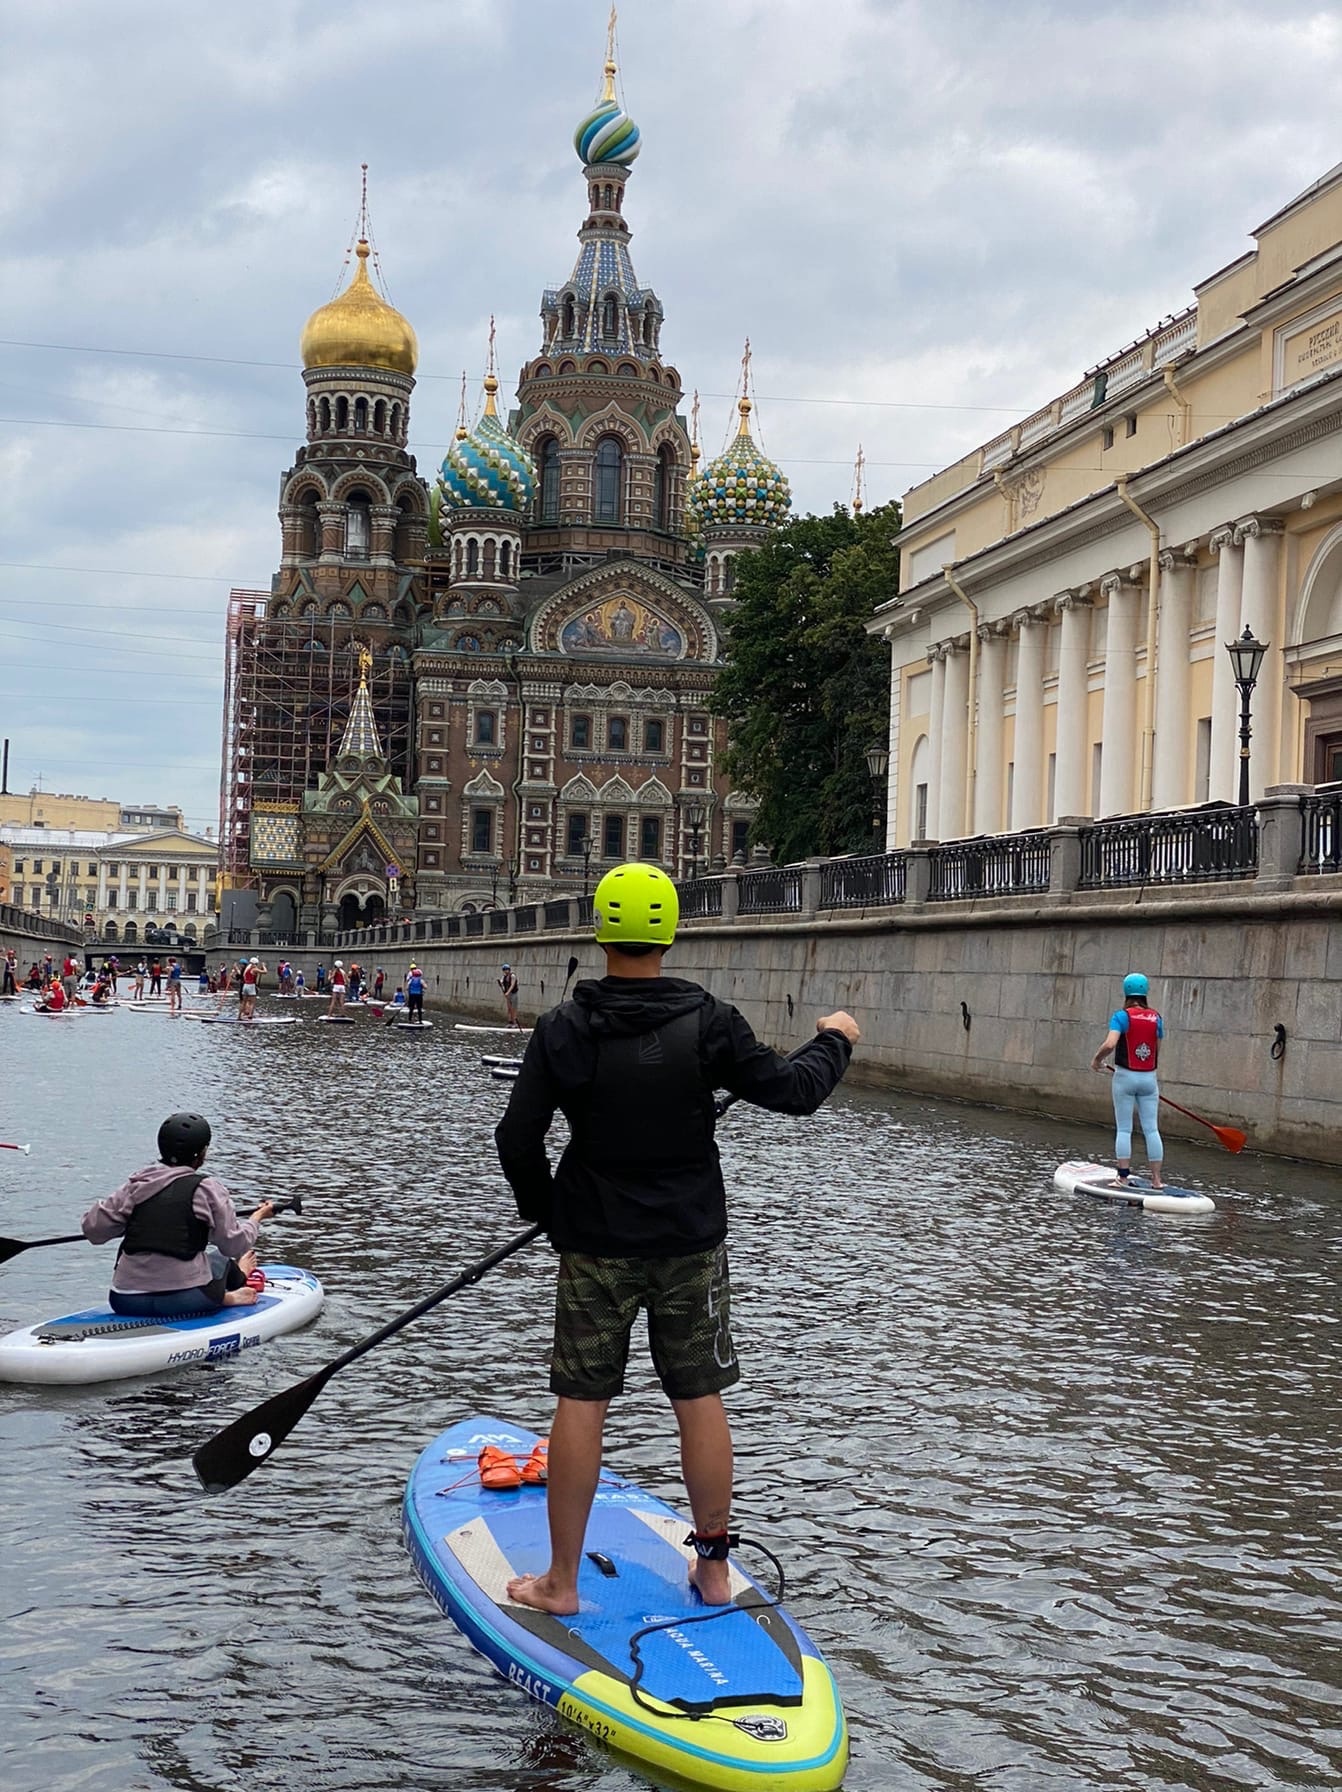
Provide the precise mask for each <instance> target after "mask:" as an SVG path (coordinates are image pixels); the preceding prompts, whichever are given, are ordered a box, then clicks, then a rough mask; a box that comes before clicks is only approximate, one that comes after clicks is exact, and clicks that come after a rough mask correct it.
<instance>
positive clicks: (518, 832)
mask: <svg viewBox="0 0 1342 1792" xmlns="http://www.w3.org/2000/svg"><path fill="white" fill-rule="evenodd" d="M503 663H504V665H505V666H506V667H507V668H508V676H509V677H510V678H512V679H515V680H516V683H517V776H516V778H514V779H513V850H512V853H511V855H510V856H509V859H508V907H509V908H512V907H513V906H514V905H515V904H516V902H517V884H518V880H519V878H520V877H521V875H522V778H523V775H524V773H525V771H526V748H527V743H526V711H525V708H524V706H523V702H522V670H521V667H520V666H519V665H518V661H517V650H516V648H514V647H509V648H508V650H507V651H506V653H505V654H504V656H503Z"/></svg>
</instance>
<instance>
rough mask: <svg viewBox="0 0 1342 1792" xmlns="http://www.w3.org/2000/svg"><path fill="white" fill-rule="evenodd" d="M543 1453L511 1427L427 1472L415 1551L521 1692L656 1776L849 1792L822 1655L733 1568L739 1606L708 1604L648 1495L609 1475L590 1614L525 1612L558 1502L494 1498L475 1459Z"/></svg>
mask: <svg viewBox="0 0 1342 1792" xmlns="http://www.w3.org/2000/svg"><path fill="white" fill-rule="evenodd" d="M536 1442H537V1435H536V1433H535V1432H533V1431H527V1430H526V1429H525V1428H524V1427H522V1426H517V1425H510V1424H508V1423H506V1422H505V1421H503V1420H501V1419H494V1418H483V1417H475V1418H470V1419H465V1420H463V1421H462V1423H461V1424H459V1425H454V1426H453V1427H452V1429H451V1430H450V1431H445V1432H444V1433H443V1434H442V1436H441V1437H438V1438H436V1439H435V1440H434V1442H433V1443H431V1444H430V1445H429V1447H428V1449H427V1450H425V1451H424V1453H423V1455H422V1456H421V1457H420V1458H419V1461H418V1462H417V1463H416V1464H415V1467H414V1469H413V1470H412V1471H411V1475H410V1480H409V1483H408V1485H407V1487H406V1492H405V1503H404V1510H403V1516H404V1526H405V1537H406V1543H407V1545H408V1547H409V1550H410V1554H411V1556H412V1557H413V1559H414V1563H415V1567H416V1569H417V1570H418V1572H419V1575H420V1578H421V1579H422V1580H423V1582H424V1584H425V1586H426V1587H427V1588H428V1589H429V1591H430V1592H431V1593H432V1594H433V1596H434V1598H435V1599H436V1600H437V1601H438V1603H439V1605H440V1606H441V1607H442V1609H443V1610H444V1612H446V1614H447V1616H448V1617H449V1618H451V1619H452V1621H453V1623H454V1624H456V1625H457V1626H458V1628H459V1629H460V1630H462V1631H463V1632H464V1633H465V1635H466V1636H467V1638H468V1639H469V1641H470V1642H471V1643H473V1644H474V1646H475V1647H476V1648H477V1649H478V1650H479V1651H480V1653H481V1654H482V1655H484V1656H485V1657H486V1658H487V1659H488V1660H489V1661H491V1662H492V1663H493V1664H494V1666H495V1667H496V1668H497V1669H498V1670H499V1672H500V1673H501V1674H503V1675H504V1676H505V1678H507V1679H508V1680H511V1681H512V1682H513V1684H514V1685H515V1686H518V1687H520V1688H521V1690H522V1691H523V1692H526V1693H529V1694H530V1695H531V1697H532V1698H534V1699H539V1700H540V1701H541V1703H542V1704H545V1705H549V1706H551V1707H553V1709H555V1710H556V1711H558V1712H559V1713H560V1715H561V1716H563V1717H566V1718H568V1719H569V1720H570V1722H572V1723H575V1724H577V1725H579V1726H580V1727H581V1728H582V1729H583V1730H585V1731H586V1732H587V1733H588V1734H589V1735H591V1736H593V1737H595V1738H596V1739H597V1741H599V1742H601V1743H603V1744H605V1745H606V1746H607V1747H608V1748H610V1749H613V1750H615V1751H616V1752H617V1753H619V1754H622V1755H624V1756H627V1757H629V1758H632V1759H633V1760H636V1761H637V1762H639V1763H640V1764H641V1765H643V1766H644V1767H646V1768H648V1769H651V1770H654V1771H655V1770H663V1771H665V1772H667V1773H670V1774H674V1775H676V1776H678V1777H679V1778H680V1779H681V1780H685V1781H691V1782H694V1783H696V1784H699V1785H704V1786H712V1787H717V1788H722V1789H723V1792H742V1789H744V1788H749V1787H772V1788H777V1789H778V1792H831V1789H832V1788H834V1787H837V1786H839V1785H840V1784H841V1782H842V1780H843V1775H844V1769H845V1767H846V1766H847V1762H848V1734H847V1728H846V1725H845V1722H844V1715H843V1707H842V1705H841V1704H840V1702H839V1696H838V1692H837V1690H836V1689H835V1685H834V1679H833V1676H832V1674H831V1673H830V1671H829V1668H828V1667H827V1666H826V1664H825V1662H824V1661H823V1660H822V1659H821V1657H820V1654H819V1652H818V1651H817V1649H816V1647H815V1645H814V1644H813V1643H812V1642H811V1640H810V1638H809V1637H808V1636H807V1635H806V1633H805V1631H803V1630H802V1628H801V1627H800V1625H798V1624H797V1623H796V1622H795V1621H794V1620H793V1619H792V1618H791V1617H790V1616H789V1615H788V1613H787V1612H786V1611H785V1610H784V1609H783V1607H782V1606H779V1605H777V1604H775V1603H774V1601H773V1599H772V1597H771V1596H770V1595H769V1594H768V1593H767V1592H766V1591H765V1589H764V1588H763V1587H762V1586H760V1585H759V1584H758V1583H757V1582H756V1581H754V1580H753V1579H752V1578H751V1577H750V1576H749V1575H748V1574H746V1573H745V1572H744V1571H743V1570H742V1569H741V1568H740V1567H739V1565H738V1563H737V1560H736V1558H735V1557H733V1558H732V1591H733V1595H734V1600H733V1603H732V1604H731V1605H727V1606H720V1607H718V1606H706V1605H704V1604H703V1603H702V1602H701V1601H700V1599H699V1598H698V1596H697V1595H696V1594H695V1593H694V1592H693V1591H692V1590H691V1587H690V1584H689V1578H688V1570H689V1564H690V1560H691V1556H692V1553H693V1552H692V1551H691V1549H690V1548H689V1546H688V1545H687V1544H686V1543H685V1541H684V1539H685V1538H686V1536H687V1534H688V1531H689V1529H690V1527H689V1525H688V1524H687V1522H686V1520H685V1519H684V1518H683V1517H681V1516H679V1515H678V1514H677V1513H676V1512H675V1511H674V1510H673V1509H672V1507H670V1506H668V1505H666V1504H664V1503H663V1501H661V1500H659V1499H654V1498H653V1496H652V1495H651V1494H648V1493H644V1492H643V1491H642V1489H641V1488H638V1487H635V1486H633V1485H632V1484H631V1483H630V1482H628V1481H624V1480H621V1479H620V1478H619V1477H618V1476H616V1475H613V1474H611V1473H609V1472H608V1471H605V1470H603V1471H602V1475H601V1481H600V1484H599V1486H598V1488H597V1494H596V1500H595V1503H594V1505H593V1508H592V1516H591V1520H590V1522H589V1524H588V1527H587V1537H586V1553H585V1555H584V1558H583V1563H582V1568H581V1571H580V1574H579V1578H578V1594H579V1598H580V1600H581V1609H580V1610H579V1612H578V1613H577V1615H576V1616H574V1617H562V1618H559V1617H552V1616H550V1615H549V1614H548V1613H545V1612H538V1611H533V1610H532V1609H530V1608H529V1607H527V1606H521V1605H515V1604H513V1603H511V1602H510V1601H509V1599H508V1597H507V1593H506V1591H505V1588H506V1584H507V1582H508V1581H509V1580H510V1579H511V1578H512V1577H513V1576H514V1575H517V1574H540V1573H541V1572H543V1570H544V1569H545V1567H546V1565H547V1563H548V1561H549V1555H550V1548H549V1534H548V1530H547V1526H546V1513H545V1489H544V1488H543V1487H530V1486H523V1487H519V1488H516V1489H512V1490H509V1491H507V1492H502V1493H499V1492H490V1491H488V1490H486V1489H484V1488H482V1487H481V1485H480V1480H479V1475H478V1473H477V1471H476V1461H477V1458H478V1456H479V1454H480V1451H481V1450H482V1449H484V1447H485V1446H486V1445H487V1444H495V1445H497V1446H498V1447H499V1448H501V1449H504V1450H508V1451H510V1452H512V1454H514V1455H515V1456H516V1457H517V1460H518V1463H519V1464H521V1463H522V1462H524V1461H525V1460H526V1458H527V1456H528V1455H530V1453H531V1448H532V1446H533V1444H535V1443H536ZM710 1614H711V1615H710ZM640 1669H641V1671H640Z"/></svg>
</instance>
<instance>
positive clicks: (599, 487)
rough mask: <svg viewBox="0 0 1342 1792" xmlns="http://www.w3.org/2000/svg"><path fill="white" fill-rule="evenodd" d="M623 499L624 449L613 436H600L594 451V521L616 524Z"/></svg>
mask: <svg viewBox="0 0 1342 1792" xmlns="http://www.w3.org/2000/svg"><path fill="white" fill-rule="evenodd" d="M623 497H624V449H623V448H622V447H621V446H620V444H619V442H618V441H617V440H616V439H615V437H614V436H602V438H601V440H600V441H599V442H598V443H597V450H596V505H595V513H596V520H597V522H599V523H618V522H619V520H620V515H621V510H622V508H623V505H622V499H623Z"/></svg>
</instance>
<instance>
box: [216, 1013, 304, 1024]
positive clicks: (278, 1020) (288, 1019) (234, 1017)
mask: <svg viewBox="0 0 1342 1792" xmlns="http://www.w3.org/2000/svg"><path fill="white" fill-rule="evenodd" d="M200 1023H201V1025H202V1026H204V1027H296V1026H298V1025H299V1024H300V1022H299V1019H298V1016H297V1015H296V1014H254V1015H252V1016H251V1018H250V1019H248V1020H243V1018H242V1016H241V1015H239V1014H202V1015H201V1017H200Z"/></svg>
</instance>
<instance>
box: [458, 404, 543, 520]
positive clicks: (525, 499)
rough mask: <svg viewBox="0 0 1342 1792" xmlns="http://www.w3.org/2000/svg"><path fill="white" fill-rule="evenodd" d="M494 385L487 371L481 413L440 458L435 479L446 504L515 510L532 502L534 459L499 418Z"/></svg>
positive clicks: (534, 479) (534, 487) (523, 509)
mask: <svg viewBox="0 0 1342 1792" xmlns="http://www.w3.org/2000/svg"><path fill="white" fill-rule="evenodd" d="M498 389H499V382H498V381H497V380H496V379H495V377H494V375H493V374H492V373H491V374H487V375H486V376H485V409H484V414H483V415H482V417H481V418H480V421H479V422H478V423H477V424H476V426H475V428H474V429H473V430H471V431H470V432H469V433H468V434H463V433H461V432H460V431H459V432H458V434H457V439H456V441H455V442H453V444H452V446H451V447H450V448H449V449H448V451H447V454H446V457H445V458H444V460H443V464H442V467H441V468H440V470H439V474H438V483H439V486H440V487H441V489H442V494H443V496H442V500H441V502H442V504H443V505H445V506H447V507H448V508H457V509H468V510H511V511H514V512H518V513H521V512H522V511H525V510H529V509H530V508H531V500H532V498H533V497H534V496H535V492H536V463H535V462H534V461H533V460H532V458H531V456H530V455H529V454H528V453H527V451H526V449H525V448H523V447H522V445H521V444H520V443H519V442H515V441H514V440H513V438H512V437H511V436H510V435H509V434H508V432H507V430H506V429H505V428H504V427H503V424H502V423H501V422H500V420H499V413H498V407H497V405H496V404H495V402H494V395H495V393H496V392H497V391H498Z"/></svg>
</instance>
